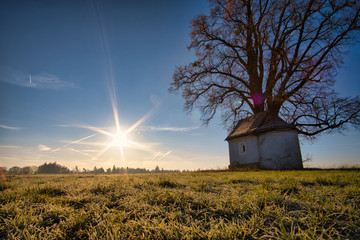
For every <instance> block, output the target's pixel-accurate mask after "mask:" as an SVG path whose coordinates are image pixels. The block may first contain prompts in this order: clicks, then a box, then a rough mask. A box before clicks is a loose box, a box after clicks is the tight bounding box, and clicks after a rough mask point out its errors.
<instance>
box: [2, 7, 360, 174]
mask: <svg viewBox="0 0 360 240" xmlns="http://www.w3.org/2000/svg"><path fill="white" fill-rule="evenodd" d="M207 12H208V2H207V1H206V0H196V1H194V0H176V1H175V0H172V1H168V0H163V1H146V0H143V1H140V0H135V1H67V0H64V1H45V0H44V1H40V0H39V1H30V0H26V1H18V0H3V1H1V2H0V53H1V54H0V166H5V167H12V166H20V167H23V166H33V165H36V166H39V165H41V164H43V163H44V162H50V161H51V162H54V161H56V162H58V163H60V164H62V165H66V166H68V167H69V168H70V169H72V168H74V167H75V166H78V167H79V168H80V169H81V168H88V169H92V168H93V167H94V166H97V167H100V166H102V167H104V168H108V167H112V166H113V165H114V164H115V165H116V166H125V167H126V166H129V167H140V168H147V169H153V168H154V167H155V166H156V165H159V166H160V167H163V168H164V169H198V168H201V169H210V168H224V167H227V166H228V164H229V159H228V148H227V143H226V142H225V141H224V139H225V138H226V136H227V131H226V130H225V129H224V128H223V127H222V125H221V122H220V120H219V118H218V117H216V118H215V119H214V121H212V122H211V123H210V124H209V125H208V126H202V125H201V121H200V114H199V112H198V111H196V110H194V111H193V112H192V113H191V114H187V113H185V112H184V111H183V103H184V101H183V99H182V98H181V94H177V95H176V94H171V95H170V94H169V93H168V87H169V84H170V83H171V81H172V74H173V72H174V70H175V66H179V65H184V64H187V63H189V62H190V61H191V60H193V59H194V55H193V53H192V52H189V51H188V50H187V49H186V46H187V45H188V44H189V43H190V36H189V33H190V31H191V29H190V20H191V19H192V18H193V17H194V16H196V15H198V14H206V13H207ZM359 76H360V47H359V46H354V47H352V48H349V54H348V55H347V56H346V57H345V62H344V68H342V69H341V70H340V71H339V75H338V77H337V85H336V89H337V91H339V92H340V93H341V94H344V95H357V94H359V92H360V80H359ZM114 112H115V114H114ZM124 134H126V135H125V136H124ZM345 134H346V135H339V134H335V135H331V136H330V135H323V136H321V137H319V139H318V140H317V141H315V142H313V143H312V144H309V143H308V142H306V141H302V142H303V144H302V154H303V155H304V156H305V155H311V156H312V162H311V163H310V166H314V167H321V166H324V167H333V166H339V165H344V164H350V165H354V164H360V133H359V131H354V130H352V129H350V130H348V131H346V132H345Z"/></svg>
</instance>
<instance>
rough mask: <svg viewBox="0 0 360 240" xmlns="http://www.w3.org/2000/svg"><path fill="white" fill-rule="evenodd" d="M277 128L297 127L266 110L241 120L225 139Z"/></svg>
mask: <svg viewBox="0 0 360 240" xmlns="http://www.w3.org/2000/svg"><path fill="white" fill-rule="evenodd" d="M276 129H296V128H295V127H294V126H292V125H290V124H288V123H287V122H285V121H284V120H282V119H281V118H280V117H279V116H277V115H275V114H270V113H266V112H260V113H257V114H255V115H253V116H251V117H248V118H245V119H242V120H240V121H239V123H238V124H237V126H236V127H235V128H234V130H233V131H232V132H231V133H230V134H229V136H228V137H227V138H226V139H225V140H227V141H228V140H231V139H234V138H237V137H242V136H246V135H251V134H256V133H261V132H266V131H271V130H276Z"/></svg>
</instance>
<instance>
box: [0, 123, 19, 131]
mask: <svg viewBox="0 0 360 240" xmlns="http://www.w3.org/2000/svg"><path fill="white" fill-rule="evenodd" d="M0 128H4V129H8V130H20V129H21V128H20V127H11V126H6V125H3V124H0Z"/></svg>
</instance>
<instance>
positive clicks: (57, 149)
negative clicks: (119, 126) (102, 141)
mask: <svg viewBox="0 0 360 240" xmlns="http://www.w3.org/2000/svg"><path fill="white" fill-rule="evenodd" d="M95 135H97V134H93V135H90V136H87V137H84V138H81V139H78V140H75V141H73V142H71V143H67V144H65V145H64V146H62V147H59V148H56V149H54V150H52V151H51V152H56V151H59V150H60V149H62V148H64V147H67V146H69V145H71V144H75V143H78V142H81V141H84V140H86V139H88V138H91V137H94V136H95Z"/></svg>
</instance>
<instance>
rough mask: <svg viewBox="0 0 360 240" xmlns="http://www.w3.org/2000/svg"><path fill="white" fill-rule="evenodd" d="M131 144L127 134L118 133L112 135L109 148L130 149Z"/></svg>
mask: <svg viewBox="0 0 360 240" xmlns="http://www.w3.org/2000/svg"><path fill="white" fill-rule="evenodd" d="M129 143H130V142H129V139H128V138H127V136H126V134H124V133H122V132H120V131H118V132H117V133H115V134H113V135H112V141H111V142H110V143H109V147H119V148H125V147H129V145H130V144H129Z"/></svg>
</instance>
